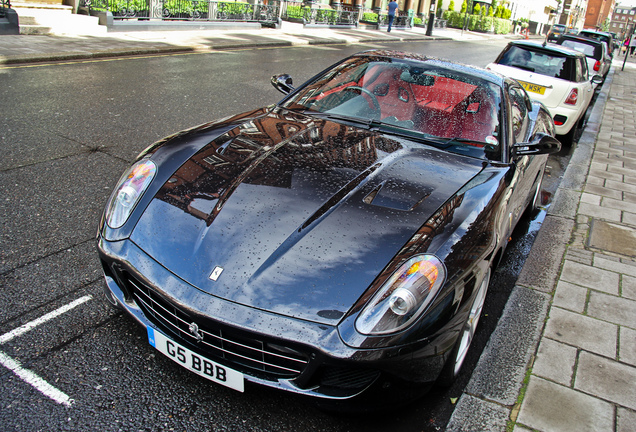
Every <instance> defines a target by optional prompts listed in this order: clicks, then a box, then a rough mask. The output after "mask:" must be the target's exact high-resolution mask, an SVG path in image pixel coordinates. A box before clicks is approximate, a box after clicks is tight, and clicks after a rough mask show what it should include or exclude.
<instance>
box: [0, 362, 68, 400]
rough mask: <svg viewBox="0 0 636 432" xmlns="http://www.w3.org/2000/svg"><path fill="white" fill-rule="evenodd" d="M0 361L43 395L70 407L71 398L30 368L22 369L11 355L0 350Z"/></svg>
mask: <svg viewBox="0 0 636 432" xmlns="http://www.w3.org/2000/svg"><path fill="white" fill-rule="evenodd" d="M0 363H2V366H4V367H6V368H7V369H9V370H11V372H13V373H14V374H16V375H17V376H18V378H20V379H21V380H22V381H24V382H26V383H28V384H31V385H32V386H33V387H35V389H36V390H38V391H39V392H40V393H42V394H43V395H44V396H47V397H48V398H50V399H53V400H54V401H55V402H57V403H59V404H61V405H64V406H67V407H70V406H71V404H72V403H73V399H71V398H70V397H68V395H66V394H65V393H63V392H62V391H60V390H58V389H56V388H55V387H53V386H52V385H51V384H49V383H47V382H46V381H44V380H43V379H42V378H40V377H39V376H37V375H36V374H35V373H33V372H31V371H30V370H28V369H24V368H23V367H22V365H21V364H20V362H18V361H17V360H13V359H12V358H11V357H9V356H8V355H6V354H4V353H3V352H0Z"/></svg>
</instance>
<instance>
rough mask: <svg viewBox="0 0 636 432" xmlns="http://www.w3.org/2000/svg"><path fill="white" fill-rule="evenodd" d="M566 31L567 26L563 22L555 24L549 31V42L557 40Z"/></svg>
mask: <svg viewBox="0 0 636 432" xmlns="http://www.w3.org/2000/svg"><path fill="white" fill-rule="evenodd" d="M565 33H566V27H565V26H564V25H563V24H554V25H553V26H552V28H551V29H550V31H549V32H548V36H547V39H548V42H556V40H557V39H558V38H559V36H561V35H562V34H565Z"/></svg>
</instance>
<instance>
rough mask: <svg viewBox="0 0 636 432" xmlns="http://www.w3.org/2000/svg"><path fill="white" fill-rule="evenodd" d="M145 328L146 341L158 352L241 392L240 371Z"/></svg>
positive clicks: (190, 369) (205, 376) (241, 375)
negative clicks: (146, 331)
mask: <svg viewBox="0 0 636 432" xmlns="http://www.w3.org/2000/svg"><path fill="white" fill-rule="evenodd" d="M147 328H148V342H150V345H152V346H153V347H155V348H156V349H157V350H158V351H159V352H160V353H162V354H163V355H165V356H166V357H168V358H170V359H172V360H173V361H175V362H176V363H178V364H180V365H181V366H183V367H184V368H186V369H188V370H189V371H192V372H194V373H195V374H197V375H200V376H202V377H203V378H207V379H209V380H211V381H214V382H215V383H217V384H221V385H224V386H226V387H229V388H231V389H234V390H238V391H240V392H243V384H244V380H243V374H242V373H240V372H237V371H235V370H233V369H229V368H227V367H225V366H221V365H220V364H218V363H215V362H213V361H211V360H208V359H207V358H205V357H202V356H200V355H199V354H197V353H195V352H192V351H190V350H189V349H188V348H186V347H184V346H181V345H180V344H178V343H177V342H175V341H173V340H172V339H169V338H167V337H166V336H165V335H164V334H163V333H161V332H158V331H155V330H154V329H153V328H151V327H147Z"/></svg>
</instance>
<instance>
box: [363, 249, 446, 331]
mask: <svg viewBox="0 0 636 432" xmlns="http://www.w3.org/2000/svg"><path fill="white" fill-rule="evenodd" d="M445 279H446V269H445V267H444V265H443V264H442V262H441V261H440V260H439V259H438V258H437V257H435V256H433V255H417V256H414V257H413V258H411V259H409V260H408V261H407V262H405V263H404V264H402V266H401V267H400V268H399V269H398V270H397V271H396V272H395V273H393V275H392V276H391V277H390V278H389V280H387V281H386V283H385V284H384V285H383V286H382V287H381V288H380V289H379V290H378V292H377V293H376V294H375V295H374V296H373V298H372V299H371V300H370V301H369V303H367V305H366V306H365V307H364V309H363V310H362V312H361V313H360V316H359V317H358V319H357V320H356V329H357V330H358V331H359V332H360V333H362V334H366V335H382V334H389V333H395V332H397V331H400V330H402V329H404V328H406V327H408V326H409V325H410V324H412V323H413V321H415V319H416V318H417V317H419V316H420V315H421V314H422V312H424V310H426V308H427V307H428V306H429V305H430V303H431V301H432V300H433V299H434V298H435V295H436V294H437V292H438V291H439V289H440V288H441V287H442V285H443V284H444V280H445Z"/></svg>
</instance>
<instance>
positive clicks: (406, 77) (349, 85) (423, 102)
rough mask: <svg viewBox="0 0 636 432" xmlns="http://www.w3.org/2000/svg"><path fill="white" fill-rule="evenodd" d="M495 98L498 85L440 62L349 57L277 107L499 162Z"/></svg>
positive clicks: (497, 100)
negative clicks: (442, 64) (446, 66)
mask: <svg viewBox="0 0 636 432" xmlns="http://www.w3.org/2000/svg"><path fill="white" fill-rule="evenodd" d="M501 99H502V98H501V90H500V87H499V86H497V85H495V84H493V83H490V82H488V81H486V80H484V79H482V78H480V77H478V76H476V75H473V74H471V73H470V71H467V72H458V71H456V70H453V69H449V68H444V67H443V66H440V62H439V61H431V62H421V61H415V60H408V59H394V58H385V57H354V58H351V59H349V60H347V61H345V62H343V63H341V64H339V65H337V66H335V67H334V68H333V69H331V70H329V71H327V72H326V73H325V74H324V75H322V76H320V77H318V78H317V79H315V80H314V81H313V82H311V83H309V84H308V85H307V86H306V87H305V88H303V89H301V90H300V91H299V92H298V93H296V94H295V95H294V96H293V97H292V98H291V99H289V100H287V101H285V102H284V104H283V106H284V107H286V108H288V109H292V110H296V111H303V112H305V113H308V114H313V115H317V116H323V117H326V118H328V119H331V120H335V121H346V122H353V123H355V124H356V125H360V126H361V127H368V128H375V129H378V130H380V131H382V132H384V133H388V134H393V135H395V136H397V137H404V138H409V139H411V140H415V141H419V142H424V143H426V144H428V145H434V146H437V147H442V148H444V149H446V150H448V151H451V152H456V153H461V154H466V155H469V156H473V157H480V158H484V157H485V158H488V159H497V160H498V159H499V156H500V154H501V147H500V145H499V118H500V107H501Z"/></svg>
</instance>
